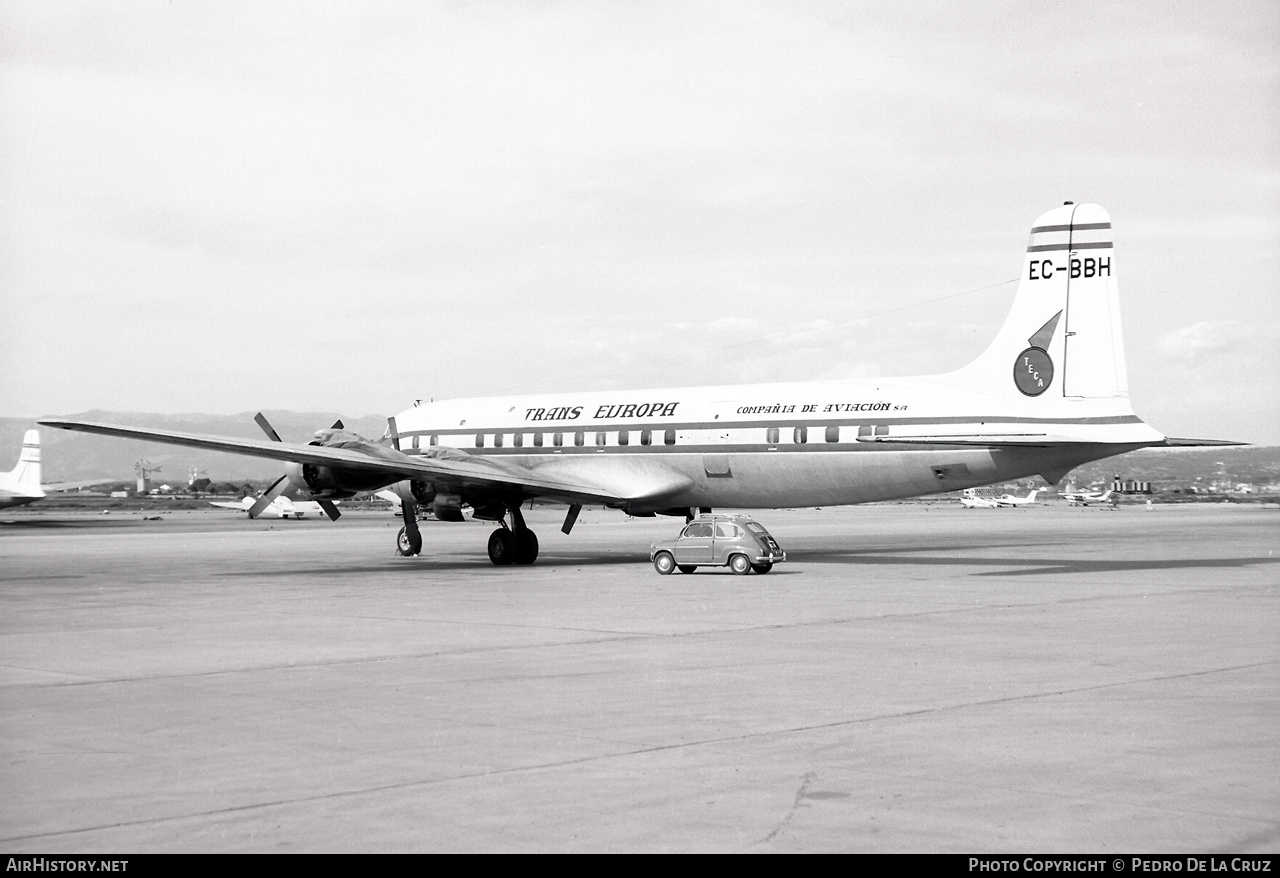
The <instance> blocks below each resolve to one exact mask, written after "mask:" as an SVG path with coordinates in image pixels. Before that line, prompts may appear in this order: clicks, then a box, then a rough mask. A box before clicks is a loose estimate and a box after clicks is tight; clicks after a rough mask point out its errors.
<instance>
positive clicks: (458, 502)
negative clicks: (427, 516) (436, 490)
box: [431, 494, 466, 521]
mask: <svg viewBox="0 0 1280 878" xmlns="http://www.w3.org/2000/svg"><path fill="white" fill-rule="evenodd" d="M431 514H432V515H434V516H435V517H436V521H465V520H466V519H464V518H463V517H462V497H460V496H459V495H457V494H436V495H435V499H434V500H433V501H431Z"/></svg>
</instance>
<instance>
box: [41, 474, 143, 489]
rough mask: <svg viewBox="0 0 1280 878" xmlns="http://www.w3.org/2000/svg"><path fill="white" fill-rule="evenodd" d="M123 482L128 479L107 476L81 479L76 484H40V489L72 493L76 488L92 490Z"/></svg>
mask: <svg viewBox="0 0 1280 878" xmlns="http://www.w3.org/2000/svg"><path fill="white" fill-rule="evenodd" d="M124 481H128V479H120V478H116V477H115V476H109V477H107V478H103V479H82V480H81V481H78V482H52V483H46V484H42V485H41V486H40V487H41V488H43V489H44V490H45V491H47V492H58V491H74V490H76V489H78V488H92V487H93V486H94V485H105V484H108V483H110V482H124Z"/></svg>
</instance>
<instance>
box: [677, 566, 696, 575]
mask: <svg viewBox="0 0 1280 878" xmlns="http://www.w3.org/2000/svg"><path fill="white" fill-rule="evenodd" d="M697 569H698V565H697V564H681V565H680V572H681V573H692V572H693V571H695V570H697Z"/></svg>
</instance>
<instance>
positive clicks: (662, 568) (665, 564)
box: [653, 552, 676, 576]
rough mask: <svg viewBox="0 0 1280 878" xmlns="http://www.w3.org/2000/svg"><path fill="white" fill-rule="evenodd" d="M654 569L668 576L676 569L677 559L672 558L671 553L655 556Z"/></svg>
mask: <svg viewBox="0 0 1280 878" xmlns="http://www.w3.org/2000/svg"><path fill="white" fill-rule="evenodd" d="M653 569H654V570H656V571H658V572H659V573H661V574H662V575H663V576H666V575H667V574H669V573H670V572H671V571H672V570H675V569H676V559H675V558H672V557H671V553H670V552H659V553H658V554H657V555H654V556H653Z"/></svg>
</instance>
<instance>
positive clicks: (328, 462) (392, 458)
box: [39, 418, 673, 503]
mask: <svg viewBox="0 0 1280 878" xmlns="http://www.w3.org/2000/svg"><path fill="white" fill-rule="evenodd" d="M39 423H41V424H43V425H45V426H48V427H57V428H59V429H62V430H76V431H79V432H82V433H98V434H101V435H104V436H120V437H124V438H127V439H142V440H145V441H148V442H163V443H166V444H170V445H187V446H191V447H193V448H206V449H209V450H210V451H224V452H227V453H230V454H244V455H248V456H250V457H266V458H271V459H273V460H281V461H287V462H290V463H302V464H313V465H318V466H328V467H339V468H343V469H353V470H359V471H361V472H364V473H378V474H382V475H385V476H386V477H387V484H392V483H394V482H397V481H400V480H402V479H424V480H427V481H431V482H435V483H438V484H442V485H447V486H449V487H450V488H452V489H454V490H475V491H482V492H488V493H494V494H506V495H513V494H514V495H518V496H526V497H545V498H547V499H551V500H560V501H563V502H566V503H619V502H625V501H628V500H643V499H648V498H650V497H654V496H661V495H662V494H665V493H668V492H670V490H671V489H672V487H673V486H672V485H671V484H669V483H665V482H664V480H662V479H657V480H647V481H646V482H642V483H632V484H628V485H627V486H626V488H625V492H624V493H620V492H619V491H616V490H613V489H611V488H610V486H608V485H600V484H595V483H593V482H589V481H587V480H584V479H581V478H578V477H576V476H577V474H576V473H572V474H570V473H559V474H556V473H547V474H539V473H538V471H537V470H536V469H525V468H522V467H514V466H504V465H502V464H500V463H498V462H495V461H491V460H487V459H484V458H480V457H475V456H472V457H467V458H465V459H462V460H453V459H445V458H442V457H432V456H429V455H408V454H404V453H402V452H400V451H396V450H395V449H393V448H389V447H387V446H384V445H379V444H377V443H374V442H370V441H368V440H359V441H346V442H339V443H336V444H332V445H299V444H295V443H291V442H273V441H262V440H255V439H240V438H235V437H230V436H207V435H201V434H196V433H178V432H174V431H171V430H151V429H146V428H141V427H127V426H121V425H117V424H100V423H96V422H93V421H71V420H66V419H63V418H47V419H44V420H41V421H40V422H39ZM348 435H350V434H348Z"/></svg>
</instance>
